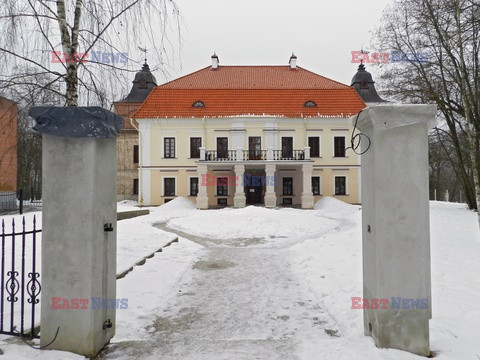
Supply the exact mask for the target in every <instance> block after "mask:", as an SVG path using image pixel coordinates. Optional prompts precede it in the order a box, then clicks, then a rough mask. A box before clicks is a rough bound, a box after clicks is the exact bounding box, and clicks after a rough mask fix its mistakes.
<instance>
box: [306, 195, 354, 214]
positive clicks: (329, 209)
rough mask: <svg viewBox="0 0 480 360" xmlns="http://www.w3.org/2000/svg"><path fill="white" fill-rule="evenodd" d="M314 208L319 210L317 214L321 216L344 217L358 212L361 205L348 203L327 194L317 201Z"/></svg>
mask: <svg viewBox="0 0 480 360" xmlns="http://www.w3.org/2000/svg"><path fill="white" fill-rule="evenodd" d="M314 209H315V210H317V211H318V212H317V214H318V215H320V216H325V217H327V218H343V217H345V216H348V215H350V214H353V213H355V212H358V210H359V209H360V207H359V206H357V205H351V204H347V203H346V202H343V201H341V200H338V199H335V198H333V197H330V196H325V197H323V198H321V199H320V200H318V201H317V202H316V203H315V206H314Z"/></svg>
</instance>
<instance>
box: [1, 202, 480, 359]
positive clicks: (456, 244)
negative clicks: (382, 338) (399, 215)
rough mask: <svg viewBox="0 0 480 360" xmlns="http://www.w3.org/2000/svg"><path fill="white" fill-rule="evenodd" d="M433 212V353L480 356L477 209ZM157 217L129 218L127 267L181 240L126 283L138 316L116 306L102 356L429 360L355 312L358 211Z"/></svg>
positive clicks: (442, 206)
mask: <svg viewBox="0 0 480 360" xmlns="http://www.w3.org/2000/svg"><path fill="white" fill-rule="evenodd" d="M125 205H126V206H125V207H127V206H134V204H125ZM122 206H123V205H122ZM430 208H431V224H430V227H431V251H432V296H433V300H432V305H433V319H432V320H431V322H430V342H431V349H432V350H433V351H434V352H435V353H436V357H435V358H438V359H478V358H477V356H480V347H479V345H478V344H480V310H479V308H478V306H477V303H478V299H479V298H480V280H479V277H478V274H479V273H480V261H479V259H480V231H479V229H478V224H477V222H476V214H475V213H473V212H470V211H468V210H467V209H466V207H465V206H464V205H459V204H451V203H442V202H432V203H431V207H430ZM119 209H120V207H119ZM150 210H151V214H150V215H147V216H142V217H138V218H134V219H130V220H123V221H120V222H119V225H118V234H119V254H118V256H119V257H118V259H119V268H126V267H128V266H131V263H132V261H133V259H136V258H138V256H137V255H133V252H135V254H138V255H140V254H141V253H143V255H142V256H145V255H148V254H149V253H151V252H153V251H155V250H156V249H155V247H157V246H158V245H159V244H160V246H162V244H164V242H168V241H169V240H171V239H172V238H174V237H176V236H178V237H179V242H178V243H174V244H172V245H171V246H169V247H166V248H164V249H163V251H162V252H161V253H156V254H155V256H154V257H152V258H149V259H147V261H146V262H145V264H144V265H142V266H137V267H135V268H134V270H133V271H132V272H130V273H129V274H127V276H126V277H125V278H123V279H120V280H119V281H118V283H117V284H118V295H117V297H118V298H128V309H123V310H118V311H117V335H116V336H115V338H114V339H112V343H111V344H110V345H109V346H108V347H107V349H106V351H104V352H103V353H102V355H101V358H104V359H133V358H135V359H195V360H197V359H198V360H202V359H212V358H215V359H235V360H236V359H421V358H420V357H417V356H415V355H412V354H409V353H406V352H402V351H398V350H386V349H377V348H376V347H375V345H374V343H373V340H372V339H371V338H369V337H365V336H364V335H363V323H362V321H363V317H362V310H355V309H351V297H356V296H360V297H361V296H362V264H361V210H360V209H359V207H358V206H352V205H348V204H344V203H341V202H339V201H338V200H336V199H332V198H324V199H322V201H321V202H319V203H317V204H316V206H315V210H308V211H306V210H297V209H281V210H272V209H264V208H260V207H251V206H250V207H247V208H244V209H221V210H208V211H198V210H196V209H195V207H194V205H193V204H192V203H190V202H189V201H188V200H186V199H181V198H179V199H176V200H174V201H171V202H169V203H167V204H165V205H163V206H161V207H158V208H151V209H150ZM120 244H124V245H122V246H121V245H120ZM129 264H130V265H129ZM12 343H13V344H12ZM16 344H18V341H16V340H15V339H14V340H11V339H9V338H7V337H1V341H0V349H2V350H3V351H4V353H5V354H4V355H3V357H4V358H12V359H13V358H15V359H21V358H25V359H26V358H45V359H69V358H71V359H73V358H78V357H77V356H75V355H71V354H68V355H67V354H66V353H61V352H52V351H38V350H33V349H30V348H28V347H26V346H24V345H16Z"/></svg>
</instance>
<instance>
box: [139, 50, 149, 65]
mask: <svg viewBox="0 0 480 360" xmlns="http://www.w3.org/2000/svg"><path fill="white" fill-rule="evenodd" d="M138 48H139V49H140V51H141V52H143V53H145V65H146V64H147V51H148V50H147V49H146V48H142V47H140V46H138Z"/></svg>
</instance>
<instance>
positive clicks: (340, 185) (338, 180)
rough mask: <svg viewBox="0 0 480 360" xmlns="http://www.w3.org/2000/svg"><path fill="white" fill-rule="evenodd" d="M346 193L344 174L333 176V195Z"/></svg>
mask: <svg viewBox="0 0 480 360" xmlns="http://www.w3.org/2000/svg"><path fill="white" fill-rule="evenodd" d="M346 194H347V178H346V177H345V176H335V195H346Z"/></svg>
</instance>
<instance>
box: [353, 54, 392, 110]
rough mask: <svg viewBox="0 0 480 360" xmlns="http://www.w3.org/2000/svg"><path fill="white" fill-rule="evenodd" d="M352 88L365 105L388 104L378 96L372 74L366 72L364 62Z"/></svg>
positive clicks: (354, 77) (355, 76) (354, 78)
mask: <svg viewBox="0 0 480 360" xmlns="http://www.w3.org/2000/svg"><path fill="white" fill-rule="evenodd" d="M362 51H363V50H362ZM351 86H353V88H354V89H355V90H356V91H357V93H358V95H360V97H361V98H362V99H363V101H364V102H365V103H377V102H386V101H385V100H383V99H382V98H381V97H380V96H379V95H378V94H377V90H376V89H375V81H373V78H372V74H370V73H369V72H368V71H367V70H365V65H363V62H360V65H359V66H358V70H357V73H356V74H355V75H354V76H353V78H352V84H351Z"/></svg>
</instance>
